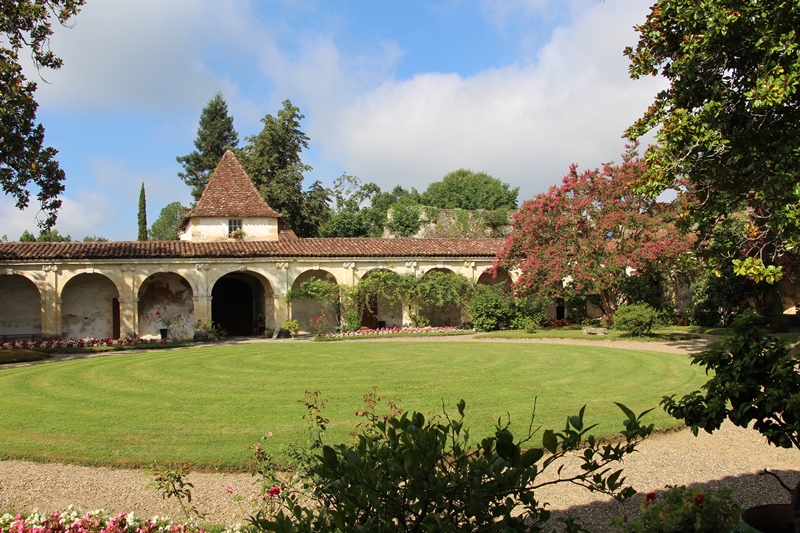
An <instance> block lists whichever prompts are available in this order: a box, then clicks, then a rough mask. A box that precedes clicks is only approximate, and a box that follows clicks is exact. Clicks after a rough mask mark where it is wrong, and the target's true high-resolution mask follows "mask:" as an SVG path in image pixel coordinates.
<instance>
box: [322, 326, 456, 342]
mask: <svg viewBox="0 0 800 533" xmlns="http://www.w3.org/2000/svg"><path fill="white" fill-rule="evenodd" d="M454 331H462V330H460V329H458V328H453V327H431V326H428V327H424V328H406V327H403V328H377V329H359V330H356V331H341V332H337V333H328V334H327V335H326V337H328V338H331V339H340V338H345V337H363V336H365V335H398V334H401V335H402V334H414V333H450V332H454Z"/></svg>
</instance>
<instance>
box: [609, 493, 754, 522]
mask: <svg viewBox="0 0 800 533" xmlns="http://www.w3.org/2000/svg"><path fill="white" fill-rule="evenodd" d="M641 509H642V515H641V516H640V517H639V518H637V519H636V520H633V521H631V522H628V521H627V520H626V517H624V516H623V517H622V518H616V519H614V522H613V525H614V526H615V527H616V528H617V530H618V531H623V532H624V533H645V532H647V533H674V532H678V531H704V532H708V533H728V532H729V531H732V530H733V528H734V527H735V526H736V525H737V524H738V523H739V514H740V513H741V511H742V509H741V507H740V506H739V505H738V504H736V503H733V502H732V501H731V491H730V489H728V488H723V489H720V490H719V491H713V490H710V491H705V492H704V491H702V490H701V489H699V488H697V487H684V486H680V487H674V486H667V491H666V492H664V493H663V494H662V495H661V496H658V495H656V493H655V492H650V493H648V494H647V495H646V496H645V497H644V501H643V502H642V506H641Z"/></svg>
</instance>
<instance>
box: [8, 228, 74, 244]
mask: <svg viewBox="0 0 800 533" xmlns="http://www.w3.org/2000/svg"><path fill="white" fill-rule="evenodd" d="M19 242H72V237H71V236H70V235H61V234H60V233H59V232H58V230H57V229H51V230H41V231H40V232H39V236H38V237H34V236H33V234H32V233H31V232H29V231H28V230H24V231H23V232H22V235H21V236H20V238H19Z"/></svg>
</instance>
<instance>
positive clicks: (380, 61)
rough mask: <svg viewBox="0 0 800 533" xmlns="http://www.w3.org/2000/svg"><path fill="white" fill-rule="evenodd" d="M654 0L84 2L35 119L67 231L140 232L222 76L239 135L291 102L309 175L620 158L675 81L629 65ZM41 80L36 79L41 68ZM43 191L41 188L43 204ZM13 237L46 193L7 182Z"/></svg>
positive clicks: (551, 174) (509, 170) (547, 171)
mask: <svg viewBox="0 0 800 533" xmlns="http://www.w3.org/2000/svg"><path fill="white" fill-rule="evenodd" d="M649 6H650V2H649V1H642V0H605V2H598V1H596V0H439V1H423V0H406V1H403V2H383V1H375V0H349V1H347V0H275V1H272V0H113V1H109V0H88V1H87V5H86V6H85V7H84V8H83V10H82V12H81V13H80V14H79V15H78V16H77V17H76V18H75V19H74V24H73V25H72V27H71V28H69V29H64V28H59V29H57V31H56V35H55V36H54V37H53V39H52V43H51V46H52V49H53V50H54V51H55V52H56V54H57V55H59V56H61V57H62V58H63V59H64V66H63V68H62V69H61V70H59V71H56V72H49V71H44V72H43V73H42V74H43V76H44V78H45V79H46V80H47V83H44V82H41V81H40V83H39V90H38V92H37V100H38V101H39V103H40V108H39V113H38V119H39V121H41V122H42V124H43V125H44V126H45V129H46V142H47V144H49V145H50V146H53V147H55V148H56V149H58V151H59V154H58V156H57V158H58V160H59V162H60V164H61V166H62V168H63V169H64V170H65V172H66V175H67V181H66V192H65V193H64V195H63V201H64V205H63V207H62V209H61V211H60V215H59V219H58V224H57V228H58V229H59V231H60V232H61V233H62V234H64V235H66V234H69V235H71V236H72V238H73V239H82V238H83V237H84V236H87V235H97V236H104V237H107V238H109V239H113V240H133V239H135V238H136V232H137V209H138V197H139V188H140V186H141V184H142V183H144V184H145V188H146V191H147V217H148V222H149V223H150V224H152V222H153V221H154V220H155V219H156V218H157V217H158V214H159V212H160V210H161V208H163V207H164V206H165V205H166V204H168V203H170V202H173V201H180V202H182V203H183V204H184V205H188V204H189V203H190V201H191V195H190V189H189V187H187V186H186V185H185V184H184V183H183V182H182V181H181V180H180V178H178V176H177V174H178V172H179V171H180V170H181V167H180V165H179V164H178V163H177V162H176V161H175V158H176V156H180V155H186V154H188V153H189V152H191V151H192V150H193V149H194V146H193V142H194V139H195V137H196V132H197V125H198V120H199V117H200V111H201V110H202V108H203V107H204V106H205V104H206V103H207V102H208V100H209V99H210V98H211V97H212V96H213V95H214V93H215V92H216V91H222V93H223V95H224V96H225V98H226V100H227V101H228V106H229V110H230V112H231V114H232V116H233V117H234V125H235V127H236V129H237V131H238V132H239V137H240V140H241V141H242V142H243V141H244V138H245V137H246V136H248V135H254V134H256V133H258V131H260V129H261V128H260V126H261V123H260V119H261V118H263V117H264V116H265V115H266V114H267V113H270V114H273V115H274V114H275V113H277V111H278V110H279V109H280V108H281V102H282V101H283V100H285V99H287V98H288V99H291V100H292V103H293V104H295V105H297V106H298V107H300V109H301V112H302V113H303V114H304V115H305V119H304V121H303V123H302V127H303V130H304V131H305V132H306V134H307V135H308V136H309V137H310V138H311V145H310V148H309V150H308V151H306V152H304V153H303V159H304V161H305V162H306V163H308V164H310V165H311V166H312V167H314V170H313V171H312V172H311V173H309V174H308V175H307V176H306V182H305V185H306V186H308V185H309V184H310V183H312V182H313V180H317V179H318V180H321V181H322V182H323V183H324V184H326V185H331V184H332V183H333V180H334V179H335V178H336V177H338V176H340V175H341V174H342V173H343V172H346V173H348V174H351V175H356V176H358V177H359V178H361V180H362V181H363V182H369V181H372V182H375V183H377V184H378V185H379V186H381V187H382V188H383V189H391V188H392V187H394V186H395V185H397V184H400V185H403V186H404V187H406V188H409V187H416V188H417V189H418V190H420V191H422V190H424V189H425V188H426V187H427V185H428V183H430V182H432V181H437V180H440V179H441V178H442V177H443V176H444V175H445V174H446V173H448V172H450V171H452V170H455V169H458V168H469V169H472V170H475V171H483V172H487V173H489V174H491V175H493V176H494V177H496V178H499V179H501V180H503V181H505V182H508V183H510V184H511V185H512V186H515V187H517V186H518V187H520V201H522V200H525V199H527V198H531V197H532V196H533V195H535V194H536V193H539V192H543V191H545V190H547V189H548V188H549V187H550V186H551V185H554V184H557V183H560V181H561V177H562V176H563V175H564V174H565V173H566V172H567V170H568V167H569V165H570V164H571V163H573V162H574V163H578V164H579V166H580V167H581V168H594V167H597V166H599V165H600V164H602V163H603V162H606V161H612V160H616V161H618V160H619V156H620V154H621V153H622V151H623V150H624V140H623V139H622V138H621V134H622V132H623V130H624V129H625V127H626V126H627V125H629V124H630V123H631V122H633V121H634V120H635V119H636V118H638V117H639V116H640V115H641V114H642V113H643V112H644V110H645V109H646V107H647V105H648V104H649V103H650V102H651V101H652V98H653V96H654V95H655V93H656V92H657V91H658V90H659V89H660V88H661V87H663V85H664V82H663V81H662V80H659V79H655V78H653V79H647V80H638V81H633V80H630V79H629V78H628V75H627V67H628V62H627V60H626V58H625V57H624V56H623V55H622V50H623V49H624V47H625V46H629V45H630V46H633V45H635V43H636V34H635V32H634V31H633V29H632V27H633V25H634V24H636V23H639V22H642V21H644V19H645V16H646V15H647V13H648V10H649ZM27 73H28V76H29V77H30V78H36V79H38V74H37V73H36V71H35V70H32V69H28V71H27ZM33 200H35V198H32V203H35V202H33ZM0 210H2V211H0V212H2V213H3V216H2V222H1V223H0V235H3V234H6V235H7V236H8V238H9V239H11V240H16V239H18V238H19V236H20V235H21V234H22V231H23V230H24V229H28V230H30V231H35V230H36V217H37V209H36V208H35V206H34V207H32V208H29V209H28V210H26V211H22V212H21V211H18V210H16V209H15V208H14V204H13V201H12V200H11V198H10V197H8V196H0Z"/></svg>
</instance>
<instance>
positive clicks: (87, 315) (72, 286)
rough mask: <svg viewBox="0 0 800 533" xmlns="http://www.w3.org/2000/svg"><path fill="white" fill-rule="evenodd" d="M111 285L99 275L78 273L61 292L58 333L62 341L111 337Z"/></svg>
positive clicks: (105, 278) (112, 289) (113, 286)
mask: <svg viewBox="0 0 800 533" xmlns="http://www.w3.org/2000/svg"><path fill="white" fill-rule="evenodd" d="M117 297H118V293H117V288H116V286H115V285H114V283H113V282H112V281H111V280H110V279H108V278H107V277H105V276H103V275H102V274H80V275H78V276H75V277H74V278H72V279H70V280H69V281H68V282H67V284H66V285H64V290H63V291H62V293H61V300H62V304H61V310H62V314H61V332H62V333H61V334H62V336H63V338H65V339H89V338H95V339H103V338H108V337H113V336H114V322H113V316H114V313H113V310H114V299H115V298H117Z"/></svg>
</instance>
